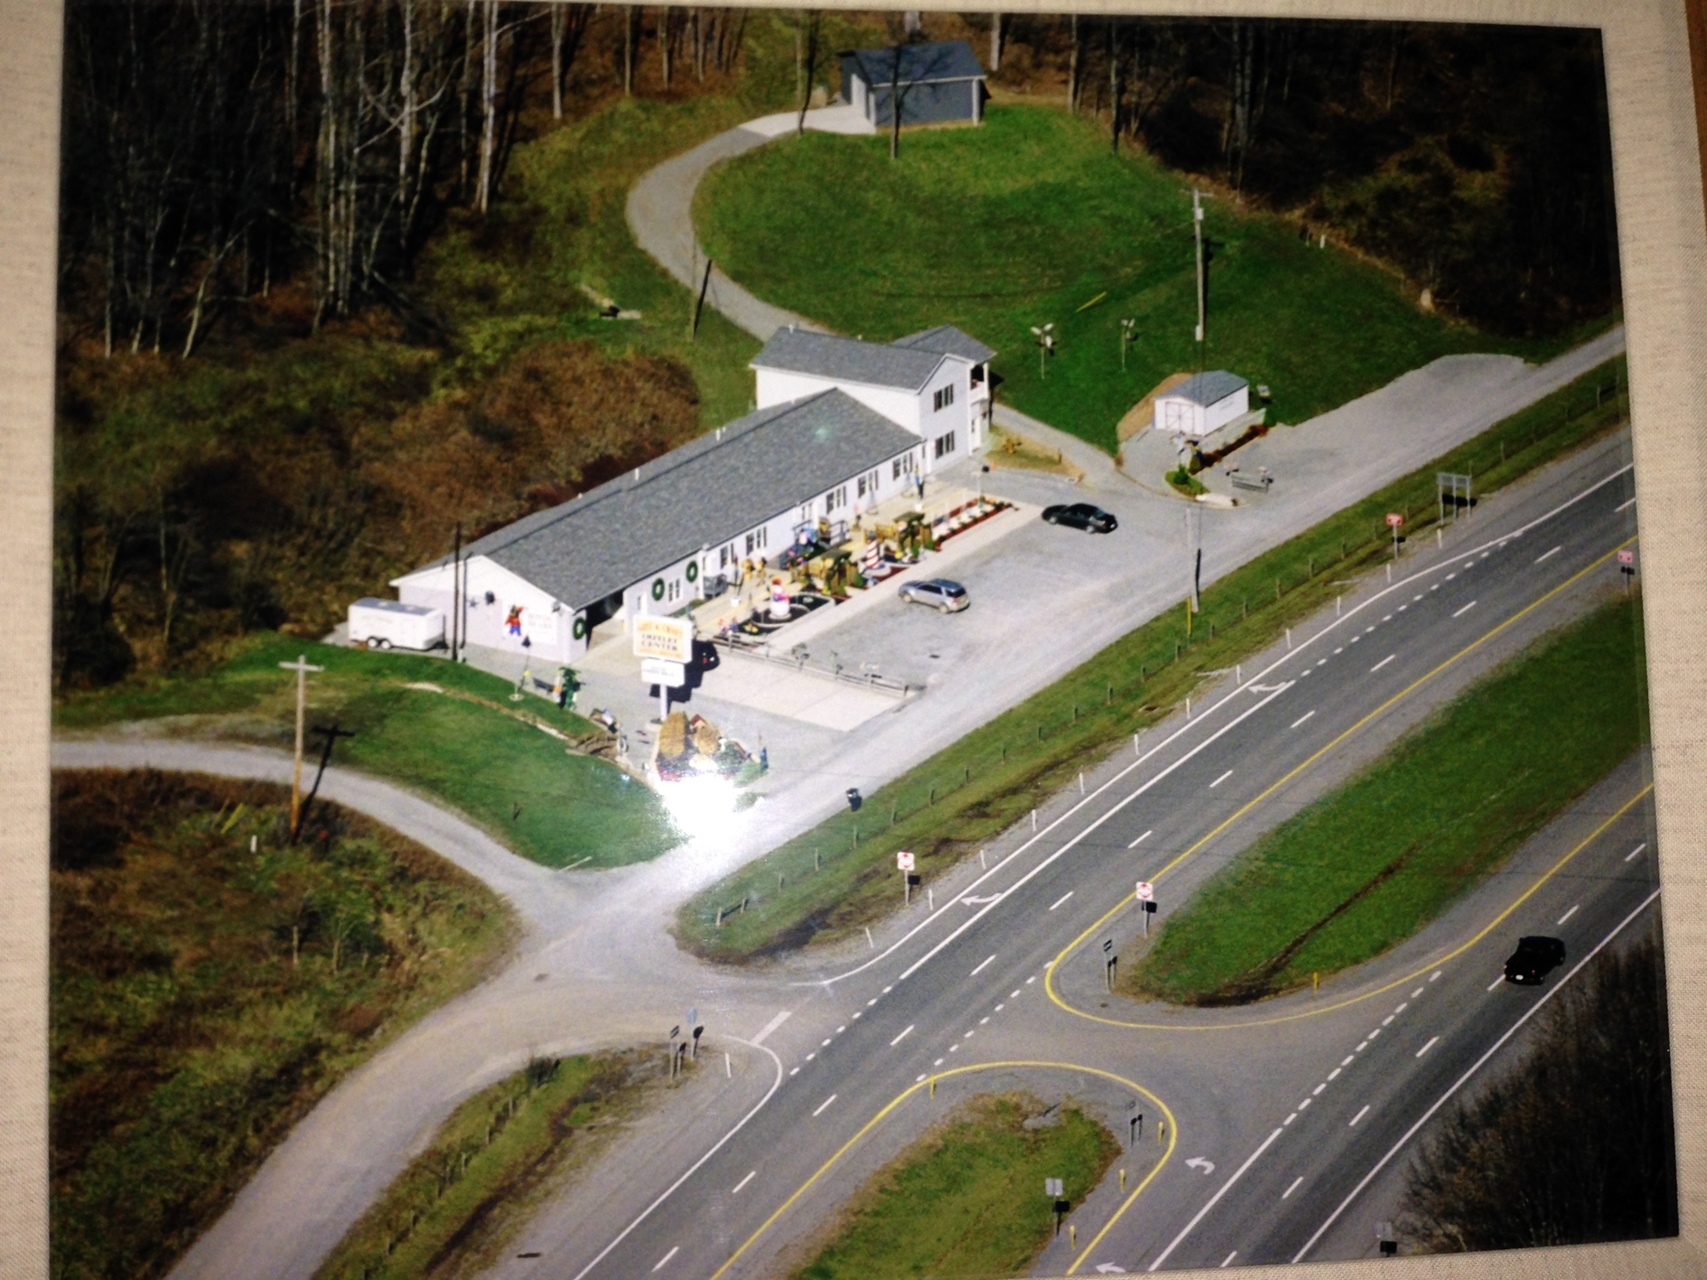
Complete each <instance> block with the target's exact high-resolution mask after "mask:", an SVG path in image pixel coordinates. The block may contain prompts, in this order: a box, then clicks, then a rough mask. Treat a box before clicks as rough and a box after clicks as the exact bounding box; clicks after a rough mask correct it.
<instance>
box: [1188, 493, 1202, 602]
mask: <svg viewBox="0 0 1707 1280" xmlns="http://www.w3.org/2000/svg"><path fill="white" fill-rule="evenodd" d="M1185 541H1186V554H1187V556H1188V557H1189V558H1188V565H1189V568H1190V572H1191V612H1192V613H1196V612H1198V610H1199V609H1200V608H1201V607H1202V602H1201V601H1199V599H1198V597H1197V584H1198V580H1199V579H1200V578H1202V576H1203V508H1201V507H1198V506H1195V505H1194V506H1190V507H1187V508H1186V509H1185Z"/></svg>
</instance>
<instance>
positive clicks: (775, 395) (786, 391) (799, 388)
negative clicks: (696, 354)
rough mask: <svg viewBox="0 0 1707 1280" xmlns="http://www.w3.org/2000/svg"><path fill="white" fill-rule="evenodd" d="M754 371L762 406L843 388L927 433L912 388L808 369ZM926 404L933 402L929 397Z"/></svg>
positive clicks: (867, 404) (919, 432)
mask: <svg viewBox="0 0 1707 1280" xmlns="http://www.w3.org/2000/svg"><path fill="white" fill-rule="evenodd" d="M754 372H755V373H757V374H758V379H757V381H758V405H759V408H761V409H768V408H770V407H771V406H772V405H778V404H787V403H788V402H789V401H790V400H803V399H805V398H806V397H807V396H815V395H817V394H818V393H819V392H821V391H829V390H830V389H832V388H840V389H841V390H842V391H844V392H846V393H847V395H848V396H850V397H851V398H852V399H854V400H857V401H859V402H860V403H861V404H863V405H864V406H865V407H866V408H868V409H873V410H876V411H877V412H878V413H881V414H882V415H883V416H884V417H885V418H888V419H889V421H891V422H893V423H895V424H896V425H897V426H900V427H905V428H906V429H907V430H908V431H911V432H912V433H913V434H914V435H923V434H924V429H923V426H922V423H921V417H920V414H919V399H918V397H917V396H916V395H914V394H913V393H912V392H911V391H902V390H898V389H896V388H894V387H871V386H867V385H865V384H864V383H862V382H835V381H832V380H831V379H829V378H819V377H814V376H813V375H811V374H807V373H780V372H778V371H776V370H774V369H756V370H754ZM925 404H926V406H927V407H928V406H929V404H930V400H929V399H928V398H927V399H926V400H925Z"/></svg>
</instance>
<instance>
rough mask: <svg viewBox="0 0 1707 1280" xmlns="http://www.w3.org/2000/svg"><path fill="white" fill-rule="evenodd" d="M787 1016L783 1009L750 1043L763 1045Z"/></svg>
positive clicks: (785, 1020) (787, 1012) (785, 1010)
mask: <svg viewBox="0 0 1707 1280" xmlns="http://www.w3.org/2000/svg"><path fill="white" fill-rule="evenodd" d="M873 1003H874V1004H875V1003H876V1002H875V1001H873ZM788 1015H789V1010H787V1009H784V1010H783V1011H782V1012H781V1013H779V1014H777V1015H776V1017H774V1018H772V1019H771V1020H770V1021H769V1022H767V1023H765V1025H764V1029H763V1030H762V1031H760V1032H759V1034H758V1035H756V1036H754V1037H753V1039H752V1043H754V1044H763V1043H764V1042H765V1037H766V1036H768V1035H769V1034H770V1033H771V1032H773V1031H775V1030H776V1029H777V1028H778V1027H780V1026H781V1025H782V1024H783V1023H785V1022H787V1021H788Z"/></svg>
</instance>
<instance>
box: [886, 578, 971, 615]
mask: <svg viewBox="0 0 1707 1280" xmlns="http://www.w3.org/2000/svg"><path fill="white" fill-rule="evenodd" d="M901 599H903V600H905V601H906V602H907V603H908V604H928V605H930V606H932V607H933V608H935V609H937V610H939V611H941V612H943V613H959V612H960V611H961V610H962V609H964V608H966V607H967V606H968V605H970V604H971V603H972V599H971V597H970V596H968V595H967V594H966V588H965V587H963V586H961V585H960V584H959V583H958V582H950V581H949V580H948V579H947V578H926V579H925V580H924V581H922V582H909V583H908V584H907V585H906V586H904V587H902V588H901Z"/></svg>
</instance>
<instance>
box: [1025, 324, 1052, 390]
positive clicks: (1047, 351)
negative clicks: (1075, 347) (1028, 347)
mask: <svg viewBox="0 0 1707 1280" xmlns="http://www.w3.org/2000/svg"><path fill="white" fill-rule="evenodd" d="M1031 331H1032V333H1034V334H1035V335H1037V376H1038V377H1039V378H1047V377H1048V376H1049V369H1048V366H1047V364H1046V363H1045V362H1046V361H1047V360H1048V358H1049V357H1050V356H1052V355H1054V354H1055V326H1054V325H1053V324H1046V325H1044V326H1043V327H1042V328H1041V329H1039V328H1038V327H1037V326H1036V325H1032V326H1031Z"/></svg>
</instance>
